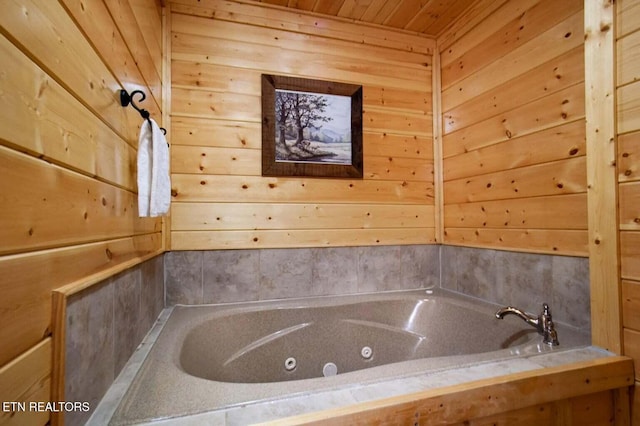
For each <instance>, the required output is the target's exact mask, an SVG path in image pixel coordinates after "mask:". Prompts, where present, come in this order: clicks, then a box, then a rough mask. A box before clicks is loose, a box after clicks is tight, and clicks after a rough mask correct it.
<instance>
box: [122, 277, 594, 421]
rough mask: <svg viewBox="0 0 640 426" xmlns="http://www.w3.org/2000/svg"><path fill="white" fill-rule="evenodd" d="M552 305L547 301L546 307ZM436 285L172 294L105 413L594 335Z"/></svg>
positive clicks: (175, 405) (211, 404) (189, 407)
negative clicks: (258, 294) (293, 294)
mask: <svg viewBox="0 0 640 426" xmlns="http://www.w3.org/2000/svg"><path fill="white" fill-rule="evenodd" d="M551 308H552V309H553V306H552V307H551ZM496 309H497V306H494V305H489V304H486V303H483V302H480V301H478V300H475V299H470V298H466V297H462V296H459V295H456V294H453V293H449V292H446V291H443V290H413V291H403V292H392V293H382V294H369V295H358V296H338V297H318V298H308V299H296V300H284V301H270V302H254V303H244V304H225V305H204V306H175V307H174V308H172V311H171V312H170V314H169V315H168V317H167V320H166V323H165V324H164V326H163V328H162V331H161V332H160V333H159V335H158V338H157V340H156V341H155V343H154V344H153V346H152V347H151V349H150V351H149V353H148V355H146V358H145V360H144V362H143V363H142V365H141V368H140V369H139V371H137V373H136V374H135V377H134V378H133V381H132V383H131V385H130V386H129V387H128V390H127V392H126V394H125V395H124V398H123V399H122V402H121V403H120V404H119V406H118V408H117V410H116V411H115V414H114V415H113V418H112V421H111V423H112V424H130V423H132V422H143V421H149V420H152V419H162V418H172V417H179V416H185V415H193V414H195V413H201V412H211V411H216V410H225V409H229V408H231V407H239V406H247V405H250V404H254V403H257V402H259V401H273V400H278V399H283V398H291V397H293V396H296V395H308V394H310V393H313V392H320V391H328V390H338V389H344V388H349V387H354V386H363V385H364V384H367V383H381V382H384V381H385V380H391V379H394V380H397V379H398V378H402V377H411V376H415V375H425V374H428V373H430V372H431V373H433V372H435V371H443V370H447V369H452V368H460V367H462V366H469V365H480V364H483V363H490V362H496V361H499V360H507V359H510V358H518V357H523V356H531V355H536V354H543V353H550V352H554V353H555V352H558V351H563V350H567V349H569V348H575V347H581V346H587V345H589V343H590V342H589V336H588V335H587V334H585V333H581V332H579V331H578V330H575V329H572V328H570V327H563V326H562V325H561V324H560V325H557V329H558V337H559V340H560V346H557V347H550V346H548V345H546V344H543V343H542V337H541V336H540V335H539V334H537V332H536V331H535V330H534V329H533V328H531V327H530V326H528V325H526V324H525V323H524V322H523V321H522V320H520V319H518V318H515V317H506V318H505V319H504V320H497V319H496V318H495V315H494V313H495V311H496Z"/></svg>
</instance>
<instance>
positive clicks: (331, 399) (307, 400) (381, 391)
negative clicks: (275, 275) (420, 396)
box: [87, 346, 613, 426]
mask: <svg viewBox="0 0 640 426" xmlns="http://www.w3.org/2000/svg"><path fill="white" fill-rule="evenodd" d="M610 356H613V355H612V354H611V353H609V352H607V351H604V350H602V349H600V348H597V347H593V346H590V347H585V348H578V349H571V350H567V351H563V352H555V353H548V354H542V355H536V356H531V357H527V358H516V359H510V360H504V361H498V362H486V363H479V364H476V365H466V366H463V367H459V368H452V369H448V370H444V371H435V372H428V373H424V374H419V375H415V376H412V377H403V378H399V379H392V380H385V381H382V382H377V383H370V384H367V385H362V386H353V385H351V386H348V387H345V388H344V389H337V390H328V391H318V392H313V393H309V394H302V395H295V396H292V397H287V398H277V399H274V400H267V401H257V402H253V403H247V404H246V405H243V406H240V407H231V408H227V409H222V410H215V411H209V412H204V413H198V414H193V415H188V416H182V417H173V418H170V419H158V420H154V421H151V422H143V423H135V424H136V425H176V426H181V425H184V426H195V425H202V424H208V425H220V426H235V425H238V426H243V425H248V424H253V423H258V422H267V421H272V420H278V419H283V418H287V417H291V416H296V415H300V414H306V413H311V412H316V411H321V410H328V409H335V408H340V407H345V406H349V405H352V404H357V403H362V402H368V401H374V400H379V399H383V398H389V397H393V396H398V395H404V394H408V393H412V392H419V391H424V390H431V389H437V388H443V387H447V386H451V385H456V384H461V383H467V382H471V381H475V380H481V379H488V378H493V377H499V376H504V375H507V374H512V373H518V372H523V371H532V370H536V369H542V368H546V367H555V366H561V365H565V364H571V363H574V362H579V361H586V360H593V359H599V358H603V357H610ZM132 360H133V359H132ZM134 368H135V367H134ZM125 370H126V369H125ZM132 379H133V376H129V375H128V374H127V372H126V371H125V372H123V374H122V375H121V377H119V378H118V380H117V381H116V382H115V383H114V384H113V386H112V388H111V389H110V390H109V392H108V394H107V395H106V396H105V398H104V399H103V401H102V402H101V403H100V406H99V407H98V408H97V410H96V412H95V413H94V415H93V416H92V417H91V419H90V421H89V422H88V423H87V424H88V425H105V424H112V423H110V419H111V416H112V415H113V413H114V412H115V409H116V408H117V405H118V404H119V403H120V401H121V399H122V397H123V396H124V393H125V392H126V390H127V388H128V386H129V384H130V381H131V380H132Z"/></svg>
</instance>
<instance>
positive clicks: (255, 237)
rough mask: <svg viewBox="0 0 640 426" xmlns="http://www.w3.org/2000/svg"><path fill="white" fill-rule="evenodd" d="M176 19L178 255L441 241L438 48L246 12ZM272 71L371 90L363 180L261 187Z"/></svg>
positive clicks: (389, 34)
mask: <svg viewBox="0 0 640 426" xmlns="http://www.w3.org/2000/svg"><path fill="white" fill-rule="evenodd" d="M171 10H172V19H171V25H172V45H171V49H172V67H171V75H172V78H171V83H172V101H171V128H172V132H171V139H172V143H173V148H172V180H173V189H174V197H173V202H172V216H171V249H172V250H190V249H223V248H265V247H312V246H349V245H376V244H385V245H389V244H425V243H426V244H429V243H433V242H434V219H433V218H434V207H433V204H434V203H433V146H432V93H431V78H432V75H431V72H432V52H433V48H434V44H435V43H434V40H432V39H428V38H425V37H419V36H416V35H412V34H409V33H404V32H400V31H391V30H387V29H383V28H381V27H378V26H371V25H359V24H356V23H353V22H352V21H346V20H342V19H340V18H328V17H320V16H318V15H313V14H307V13H296V12H292V11H290V10H285V9H282V8H277V7H275V8H274V7H269V6H262V5H261V6H257V5H255V4H250V3H248V2H242V1H226V2H222V1H215V0H201V1H196V0H175V1H173V2H172V3H171ZM262 73H266V74H278V75H287V76H295V77H303V78H311V79H320V80H330V81H339V82H345V83H352V84H359V85H362V86H363V91H364V120H363V121H364V126H363V131H364V164H365V166H364V167H365V169H364V178H363V179H362V180H350V179H318V178H315V179H314V178H287V177H277V178H273V177H269V178H266V177H262V176H261V101H260V75H261V74H262Z"/></svg>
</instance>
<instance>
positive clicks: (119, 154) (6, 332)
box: [0, 0, 163, 424]
mask: <svg viewBox="0 0 640 426" xmlns="http://www.w3.org/2000/svg"><path fill="white" fill-rule="evenodd" d="M158 5H159V3H158V2H156V1H155V0H150V1H147V0H131V2H127V1H110V0H104V1H103V0H90V1H82V2H80V1H76V0H60V1H46V2H42V1H33V0H10V1H7V2H3V5H2V8H3V13H2V14H1V15H0V34H1V35H0V62H2V64H3V65H4V67H5V68H6V69H7V70H8V72H3V73H0V92H1V93H2V107H1V114H0V129H2V130H0V202H1V204H2V209H1V211H0V229H1V231H0V241H2V244H1V245H0V292H1V293H2V295H3V297H2V298H1V299H0V324H1V325H0V342H1V344H0V375H1V376H2V379H1V380H0V382H2V384H3V386H5V387H2V389H1V390H2V398H1V399H3V400H4V401H21V400H24V401H28V400H36V401H47V400H49V399H50V398H58V399H56V400H64V395H61V394H59V392H57V391H56V392H57V393H56V394H52V393H51V392H53V390H50V389H49V386H50V384H51V382H52V378H51V375H52V371H54V370H56V369H59V368H60V366H53V365H52V352H53V353H56V352H57V351H60V348H58V347H56V345H57V343H55V342H59V341H60V340H59V338H60V337H59V333H58V332H59V331H60V330H56V331H54V330H52V290H54V289H58V288H62V287H67V288H68V289H69V288H71V287H73V288H85V287H86V286H88V285H91V284H93V283H95V282H97V281H96V280H97V277H100V279H105V278H108V277H109V276H110V275H112V274H114V273H116V272H120V271H122V270H123V269H124V268H126V267H128V266H132V265H134V264H135V263H136V262H140V261H142V260H143V259H147V258H149V257H152V256H154V255H157V254H159V253H161V252H162V251H163V245H162V243H163V241H162V220H161V219H158V218H152V219H140V218H138V217H137V216H138V215H137V194H136V190H137V188H136V182H135V180H136V170H135V162H136V149H137V145H138V141H137V139H138V131H139V128H140V124H141V123H142V119H141V117H140V115H139V114H138V113H137V112H136V111H135V110H133V109H132V108H123V107H121V106H120V103H119V90H120V89H121V88H125V89H127V90H129V91H131V90H134V89H142V90H144V91H145V92H146V93H147V95H149V96H148V100H147V101H145V102H144V103H143V104H141V106H142V107H144V108H146V109H148V110H149V111H150V112H151V114H152V116H153V118H155V119H156V120H157V121H158V122H161V120H162V116H161V106H162V102H163V100H162V90H161V88H162V84H161V77H160V76H161V73H160V70H161V57H162V51H161V46H160V45H159V44H158V42H157V40H161V39H162V37H161V33H160V30H161V20H160V9H159V6H158ZM116 18H117V19H116ZM142 22H144V24H143V23H142ZM143 27H144V29H143ZM149 29H152V31H157V32H158V33H157V34H155V35H149V34H147V35H146V36H144V34H143V33H144V32H145V31H148V30H149ZM145 37H146V38H145ZM150 37H151V38H150ZM154 38H155V39H156V41H155V42H153V39H154ZM62 323H63V321H62ZM52 333H53V337H54V339H53V342H54V343H52V339H51V337H50V336H51V335H52ZM53 358H55V357H53ZM5 379H6V380H5ZM9 386H10V387H11V389H8V387H9ZM57 389H60V386H59V384H58V386H57ZM5 391H10V393H11V395H8V394H7V392H5ZM16 392H17V393H16ZM42 414H43V413H40V415H41V416H42ZM5 420H6V419H5V418H4V417H3V418H2V420H1V421H0V422H2V423H3V424H4V423H5ZM47 421H48V413H44V416H42V417H39V418H34V417H28V413H26V414H25V416H22V413H16V414H15V415H13V416H12V417H11V420H10V422H14V423H15V424H38V423H40V424H44V423H46V422H47ZM9 424H11V423H9Z"/></svg>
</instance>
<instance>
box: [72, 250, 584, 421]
mask: <svg viewBox="0 0 640 426" xmlns="http://www.w3.org/2000/svg"><path fill="white" fill-rule="evenodd" d="M163 281H164V283H163ZM163 284H164V288H163ZM438 286H441V287H443V288H446V289H449V290H453V291H457V292H460V293H463V294H467V295H469V296H473V297H477V298H480V299H483V300H487V301H489V302H493V303H497V304H501V305H514V306H517V307H519V308H521V309H523V310H525V311H528V312H533V313H536V312H538V311H539V310H540V307H541V305H542V303H543V302H547V303H549V304H550V305H551V308H552V312H553V315H554V319H555V320H556V321H562V322H565V323H568V324H571V325H574V326H576V327H581V328H585V329H589V325H590V318H589V313H590V312H589V262H588V259H586V258H576V257H565V256H551V255H538V254H528V253H516V252H507V251H498V250H489V249H476V248H466V247H455V246H437V245H415V246H374V247H340V248H302V249H261V250H216V251H176V252H168V253H165V255H164V256H158V257H156V258H154V259H152V260H149V261H147V262H145V263H143V264H141V265H139V266H137V267H135V268H132V269H130V270H127V271H125V272H122V273H121V274H118V275H116V276H114V277H111V278H109V279H108V280H106V281H104V282H103V283H101V284H99V285H96V286H93V287H91V288H89V289H87V290H86V291H84V292H82V293H80V294H78V295H75V296H73V297H71V298H70V300H69V303H68V305H67V348H66V384H65V392H66V397H65V398H66V400H67V401H88V402H89V403H90V404H91V406H92V407H95V406H96V405H97V403H98V401H99V400H100V399H101V398H102V396H103V395H104V393H105V392H106V391H107V389H108V388H109V386H110V385H111V384H112V382H113V380H114V379H115V377H116V376H117V375H118V374H119V372H120V370H121V369H122V367H123V366H124V364H125V363H126V361H127V359H128V358H129V357H130V355H131V354H132V353H133V351H134V350H135V348H136V347H137V345H138V344H139V342H140V341H141V340H142V338H143V337H144V335H145V334H146V332H147V331H148V330H149V329H150V327H151V325H152V324H153V322H154V321H155V320H156V318H157V316H158V315H159V313H160V311H161V310H162V308H163V307H164V306H165V304H164V303H165V300H166V305H167V306H171V305H174V304H178V303H183V304H202V303H229V302H240V301H255V300H267V299H280V298H292V297H305V296H321V295H339V294H354V293H366V292H376V291H386V290H402V289H414V288H433V287H438ZM165 298H166V299H165ZM90 414H91V413H82V412H77V413H68V414H67V415H66V424H68V425H77V424H83V423H84V422H85V421H86V419H87V418H88V417H89V415H90Z"/></svg>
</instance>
